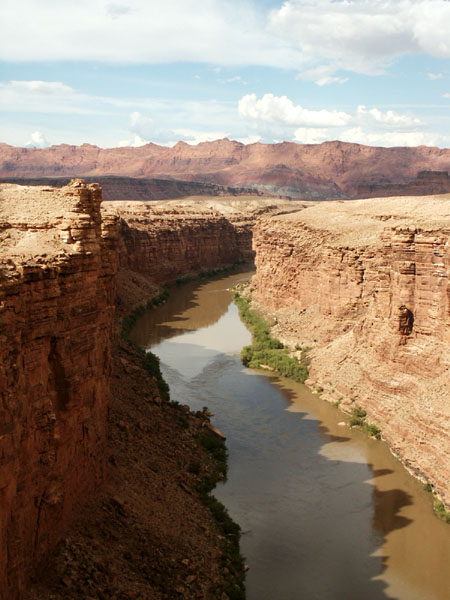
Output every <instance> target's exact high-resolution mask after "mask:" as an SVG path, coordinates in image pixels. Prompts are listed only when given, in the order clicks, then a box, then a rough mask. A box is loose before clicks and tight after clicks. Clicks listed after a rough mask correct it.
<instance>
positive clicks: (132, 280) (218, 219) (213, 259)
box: [104, 196, 306, 311]
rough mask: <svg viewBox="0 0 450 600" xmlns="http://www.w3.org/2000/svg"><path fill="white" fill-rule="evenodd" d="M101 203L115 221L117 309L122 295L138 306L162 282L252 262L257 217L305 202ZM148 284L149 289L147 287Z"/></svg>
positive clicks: (198, 199)
mask: <svg viewBox="0 0 450 600" xmlns="http://www.w3.org/2000/svg"><path fill="white" fill-rule="evenodd" d="M104 205H105V207H106V208H107V209H108V210H109V209H111V210H114V211H116V212H117V213H118V214H119V215H120V217H121V220H120V251H119V260H120V267H121V268H120V272H119V282H120V288H121V291H122V294H121V297H120V298H119V301H120V302H119V311H121V310H122V304H123V302H122V301H123V300H125V298H126V297H127V296H128V303H130V302H131V304H134V305H138V304H141V303H143V302H146V301H147V300H148V298H149V297H151V296H153V295H154V294H155V291H156V287H157V286H158V285H160V284H162V283H165V282H168V281H174V280H176V279H178V278H180V277H183V276H185V275H190V274H195V273H198V272H199V271H204V270H207V269H216V268H218V267H226V266H230V265H232V264H234V263H237V262H250V261H252V260H253V258H254V252H253V249H252V231H253V227H254V225H255V222H256V220H257V219H258V218H259V216H261V215H262V214H278V213H284V212H292V211H295V210H299V209H300V208H303V207H304V206H305V205H306V204H305V203H304V202H295V201H286V200H284V201H283V200H279V199H273V198H271V199H268V198H254V197H253V196H248V197H245V196H241V197H239V198H235V197H228V198H227V197H225V198H204V197H199V196H194V197H190V198H186V199H184V200H172V201H164V202H149V203H144V202H109V203H108V202H106V203H105V204H104ZM149 284H152V285H153V288H150V289H149ZM125 303H126V301H125Z"/></svg>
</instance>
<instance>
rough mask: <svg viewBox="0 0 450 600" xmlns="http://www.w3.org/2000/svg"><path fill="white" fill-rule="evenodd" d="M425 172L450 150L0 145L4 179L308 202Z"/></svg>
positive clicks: (443, 166)
mask: <svg viewBox="0 0 450 600" xmlns="http://www.w3.org/2000/svg"><path fill="white" fill-rule="evenodd" d="M424 170H432V171H434V170H437V171H444V172H446V171H450V150H449V149H439V148H432V147H426V146H419V147H416V148H380V147H371V146H362V145H359V144H348V143H344V142H325V143H323V144H295V143H291V142H283V143H281V144H260V143H256V144H249V145H244V144H241V143H239V142H233V141H230V140H228V139H224V140H217V141H215V142H204V143H201V144H198V145H197V146H190V145H189V144H186V143H184V142H179V143H178V144H176V145H175V146H174V147H173V148H167V147H164V146H157V145H156V144H147V145H145V146H141V147H139V148H110V149H101V148H98V147H96V146H92V145H89V144H83V145H82V146H79V147H78V146H68V145H67V144H62V145H60V146H51V147H50V148H45V149H35V148H15V147H12V146H8V145H7V144H0V176H1V177H12V176H15V177H42V176H46V177H49V176H81V175H84V176H87V175H90V176H96V175H108V174H109V175H127V176H131V177H149V176H151V177H163V178H164V177H166V178H167V177H169V178H172V179H183V180H187V181H198V182H207V183H214V184H220V185H225V186H246V187H248V186H250V187H254V186H258V188H259V189H262V190H266V191H268V192H269V193H279V192H281V193H282V194H283V195H287V196H301V197H302V198H304V199H314V198H318V199H324V198H338V197H354V196H355V195H356V194H358V191H361V190H359V188H360V187H361V186H363V187H364V189H365V190H366V192H367V190H368V189H370V188H371V186H379V185H384V186H385V187H386V186H387V189H389V186H390V185H391V184H395V185H398V184H406V183H409V182H410V181H412V180H413V179H414V178H415V177H416V175H417V173H418V172H419V171H424ZM439 191H442V190H439ZM385 192H386V189H385ZM385 192H384V193H385ZM396 193H400V192H398V191H397V192H396ZM401 193H402V192H401ZM420 193H425V192H424V191H423V190H422V191H420ZM368 195H369V196H371V195H372V193H369V194H368ZM378 195H379V194H378ZM390 195H392V194H390Z"/></svg>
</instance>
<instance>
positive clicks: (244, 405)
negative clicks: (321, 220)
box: [132, 273, 450, 600]
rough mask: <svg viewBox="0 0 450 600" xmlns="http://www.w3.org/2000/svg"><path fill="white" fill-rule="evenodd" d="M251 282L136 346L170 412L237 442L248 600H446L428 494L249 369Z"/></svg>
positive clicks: (375, 447) (181, 306)
mask: <svg viewBox="0 0 450 600" xmlns="http://www.w3.org/2000/svg"><path fill="white" fill-rule="evenodd" d="M250 275H251V274H248V273H247V274H239V275H232V276H227V277H223V278H221V279H217V280H214V281H209V282H207V283H204V282H203V283H198V282H196V283H190V284H187V285H185V286H182V287H179V288H176V289H174V290H173V292H172V295H171V297H170V299H169V301H168V302H167V304H165V305H164V306H162V307H160V308H158V309H157V310H154V311H151V312H149V313H148V314H146V315H144V316H143V317H142V318H141V319H140V320H139V322H138V323H137V325H136V327H135V329H134V332H133V336H132V337H133V339H134V340H135V341H136V342H138V343H139V344H140V345H141V346H143V347H145V348H149V349H151V350H152V352H154V353H155V354H157V355H158V356H159V357H160V359H161V368H162V371H163V374H164V377H165V379H166V380H167V382H168V383H169V385H170V389H171V397H172V399H173V400H178V401H179V402H180V403H182V404H189V405H190V406H191V407H192V408H193V409H194V410H199V409H202V407H203V406H208V407H209V409H210V410H211V411H212V412H213V413H214V415H215V416H214V418H213V419H212V422H213V423H214V424H215V425H216V426H217V427H218V428H219V429H221V430H222V431H223V432H224V433H226V435H227V445H228V450H229V476H228V480H227V482H226V483H225V484H223V485H219V486H218V487H217V488H216V490H215V492H214V493H215V495H216V497H218V498H219V499H220V500H221V501H222V502H223V503H224V504H225V505H226V506H227V507H228V509H229V511H230V513H231V515H232V516H233V518H234V519H235V521H237V522H238V523H239V524H240V525H241V527H242V530H243V531H245V532H247V533H245V534H244V535H243V536H242V542H241V549H242V552H243V554H244V555H245V557H246V563H247V564H248V565H249V566H250V570H249V571H248V574H247V598H248V600H300V599H302V600H381V599H385V598H389V599H397V600H449V599H450V526H449V525H446V524H444V523H442V522H441V521H439V520H438V519H437V518H436V517H435V516H434V515H433V512H432V508H431V496H430V494H429V493H427V492H425V491H424V489H423V486H422V484H421V483H419V482H418V481H416V480H415V479H413V478H412V477H411V476H410V475H409V474H408V473H407V472H406V471H405V469H404V468H403V467H402V465H401V464H400V463H399V462H398V461H397V460H396V459H395V458H394V457H393V456H392V455H391V454H390V452H389V450H388V448H387V446H386V445H385V444H384V443H382V442H379V441H376V440H372V439H369V438H368V437H367V436H365V435H364V434H363V433H361V432H359V431H353V430H350V429H349V428H348V427H343V426H342V425H339V422H342V421H343V420H344V416H343V414H342V413H341V412H339V410H338V409H336V408H334V407H333V406H331V405H329V404H328V403H326V402H324V401H322V400H320V398H319V397H318V396H317V395H314V394H312V393H311V392H310V391H309V390H308V388H306V387H305V386H303V385H301V384H297V383H295V382H292V381H290V380H287V379H284V378H281V377H277V376H274V375H271V374H265V373H263V372H261V371H252V370H249V369H246V368H244V367H243V365H242V363H241V361H240V359H239V353H240V350H241V348H242V347H243V346H245V345H246V344H248V343H250V340H251V336H250V334H249V332H248V330H247V329H246V327H245V325H244V324H243V323H242V322H241V320H240V319H239V315H238V311H237V308H236V306H235V305H234V304H233V303H232V299H231V295H230V293H229V292H228V291H227V288H229V287H231V286H233V285H234V284H235V283H236V282H238V281H241V280H246V279H248V278H249V277H250Z"/></svg>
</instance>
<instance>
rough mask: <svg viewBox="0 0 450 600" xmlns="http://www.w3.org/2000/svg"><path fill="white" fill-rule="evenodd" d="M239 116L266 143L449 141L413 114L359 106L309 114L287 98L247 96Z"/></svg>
mask: <svg viewBox="0 0 450 600" xmlns="http://www.w3.org/2000/svg"><path fill="white" fill-rule="evenodd" d="M449 96H450V95H449ZM238 111H239V115H240V116H241V118H242V119H243V121H244V123H246V125H247V126H248V127H251V128H252V129H253V130H254V131H255V134H257V135H259V136H261V137H262V138H263V139H264V140H265V141H275V140H277V139H284V140H293V141H296V142H301V143H304V144H317V143H321V142H323V141H326V140H336V139H338V140H342V141H347V142H354V143H359V144H367V145H375V146H416V145H421V144H424V145H438V144H441V145H444V146H445V145H447V144H448V142H449V139H448V138H447V137H446V136H444V135H442V134H440V133H433V132H427V131H425V129H426V126H427V124H426V123H424V122H423V121H422V120H421V119H419V118H417V117H416V116H415V115H412V114H400V113H398V112H395V111H393V110H386V111H382V110H380V109H379V108H376V107H370V108H368V107H366V106H364V105H362V104H361V105H359V106H357V107H356V109H355V110H354V111H353V112H351V113H350V112H345V113H343V112H339V111H333V110H309V109H306V108H303V107H302V106H300V105H294V103H293V102H292V101H291V100H290V99H289V98H287V97H286V96H281V97H278V96H274V95H273V94H265V95H264V96H263V97H262V98H260V99H258V98H257V97H256V94H247V95H245V96H243V97H242V98H241V100H240V101H239V104H238Z"/></svg>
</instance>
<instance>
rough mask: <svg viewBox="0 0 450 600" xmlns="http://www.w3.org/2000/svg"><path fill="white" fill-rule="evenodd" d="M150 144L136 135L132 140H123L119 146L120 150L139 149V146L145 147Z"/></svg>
mask: <svg viewBox="0 0 450 600" xmlns="http://www.w3.org/2000/svg"><path fill="white" fill-rule="evenodd" d="M145 144H148V140H144V139H142V138H141V137H139V136H138V135H135V136H134V138H133V139H132V140H121V141H120V142H119V143H118V144H117V147H118V148H124V147H131V148H139V146H145Z"/></svg>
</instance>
